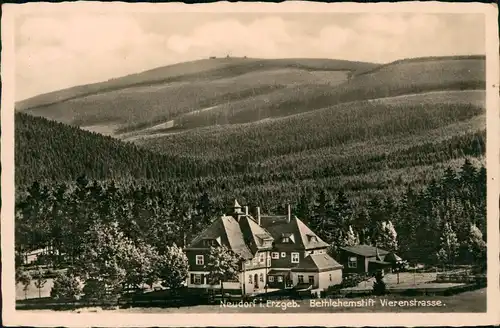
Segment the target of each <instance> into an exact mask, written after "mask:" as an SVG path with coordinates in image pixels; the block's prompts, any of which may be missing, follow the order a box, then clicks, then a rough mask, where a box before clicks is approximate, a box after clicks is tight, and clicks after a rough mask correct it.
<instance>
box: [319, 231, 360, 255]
mask: <svg viewBox="0 0 500 328" xmlns="http://www.w3.org/2000/svg"><path fill="white" fill-rule="evenodd" d="M338 234H339V237H338V238H336V239H335V240H334V241H333V242H332V243H331V244H330V246H329V247H328V249H327V253H328V255H330V256H331V257H333V258H337V255H338V251H339V248H340V247H345V246H354V245H358V244H359V236H358V235H356V234H355V233H354V230H353V229H352V226H349V229H347V230H345V231H343V230H339V232H338Z"/></svg>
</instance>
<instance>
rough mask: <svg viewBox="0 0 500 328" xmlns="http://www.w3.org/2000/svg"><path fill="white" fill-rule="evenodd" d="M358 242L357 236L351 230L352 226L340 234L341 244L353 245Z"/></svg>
mask: <svg viewBox="0 0 500 328" xmlns="http://www.w3.org/2000/svg"><path fill="white" fill-rule="evenodd" d="M357 244H359V237H358V236H357V235H356V234H355V233H354V230H352V226H349V229H348V230H347V231H346V232H344V233H343V234H342V246H354V245H357Z"/></svg>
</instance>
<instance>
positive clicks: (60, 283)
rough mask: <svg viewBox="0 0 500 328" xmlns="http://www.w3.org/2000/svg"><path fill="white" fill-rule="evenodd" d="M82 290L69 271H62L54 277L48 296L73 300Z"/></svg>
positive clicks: (76, 279)
mask: <svg viewBox="0 0 500 328" xmlns="http://www.w3.org/2000/svg"><path fill="white" fill-rule="evenodd" d="M81 292H82V287H81V285H80V281H79V280H78V278H77V277H76V276H75V275H74V274H73V273H72V272H71V271H67V272H62V273H59V274H58V275H57V277H56V278H55V279H54V285H53V286H52V290H51V291H50V296H51V297H52V298H55V299H61V300H66V301H71V302H73V301H75V300H76V299H77V298H78V296H80V294H81Z"/></svg>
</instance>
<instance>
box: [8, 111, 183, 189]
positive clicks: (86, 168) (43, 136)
mask: <svg viewBox="0 0 500 328" xmlns="http://www.w3.org/2000/svg"><path fill="white" fill-rule="evenodd" d="M15 161H16V185H17V186H18V187H20V188H22V187H23V186H25V185H26V184H31V183H32V182H34V181H38V182H56V181H57V182H60V181H71V180H74V179H75V178H77V177H79V176H81V175H86V176H87V177H89V178H92V179H97V180H105V179H116V180H129V179H148V178H155V179H161V178H166V177H167V176H173V175H175V174H177V173H178V174H179V175H182V174H183V172H182V169H183V168H187V167H189V165H188V164H187V163H188V161H189V160H188V159H184V160H183V161H182V165H181V164H179V162H178V160H177V159H176V158H175V157H173V156H168V155H162V154H156V153H154V152H152V151H148V150H145V149H143V148H140V147H137V146H136V145H134V144H131V143H126V142H122V141H119V140H116V139H113V138H111V137H105V136H102V135H100V134H97V133H91V132H87V131H83V130H80V129H79V128H77V127H72V126H69V125H65V124H62V123H57V122H54V121H49V120H46V119H44V118H40V117H33V116H30V115H27V114H23V113H16V115H15ZM152 168H154V170H152ZM152 171H154V172H156V174H152Z"/></svg>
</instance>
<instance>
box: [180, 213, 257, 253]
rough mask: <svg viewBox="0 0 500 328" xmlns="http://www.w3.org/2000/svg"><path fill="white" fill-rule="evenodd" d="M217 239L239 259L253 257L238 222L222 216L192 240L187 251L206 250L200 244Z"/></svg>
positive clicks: (230, 217)
mask: <svg viewBox="0 0 500 328" xmlns="http://www.w3.org/2000/svg"><path fill="white" fill-rule="evenodd" d="M218 238H220V242H221V244H222V245H224V246H226V247H228V248H229V249H231V250H232V251H233V252H235V253H236V254H238V255H240V256H241V257H243V258H245V259H251V258H252V257H253V256H252V252H251V251H250V249H249V248H248V246H247V244H246V243H245V240H244V236H243V233H242V231H241V229H240V225H239V224H238V221H236V220H235V219H234V218H233V217H232V216H223V217H220V218H218V219H217V220H215V221H214V222H213V223H212V224H211V225H210V226H209V227H208V228H207V229H205V230H203V232H202V233H200V234H199V235H198V236H196V238H194V239H193V241H192V242H191V243H190V244H189V246H188V247H187V249H190V248H207V247H206V246H205V245H203V244H202V241H203V240H206V239H212V240H217V239H218Z"/></svg>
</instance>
